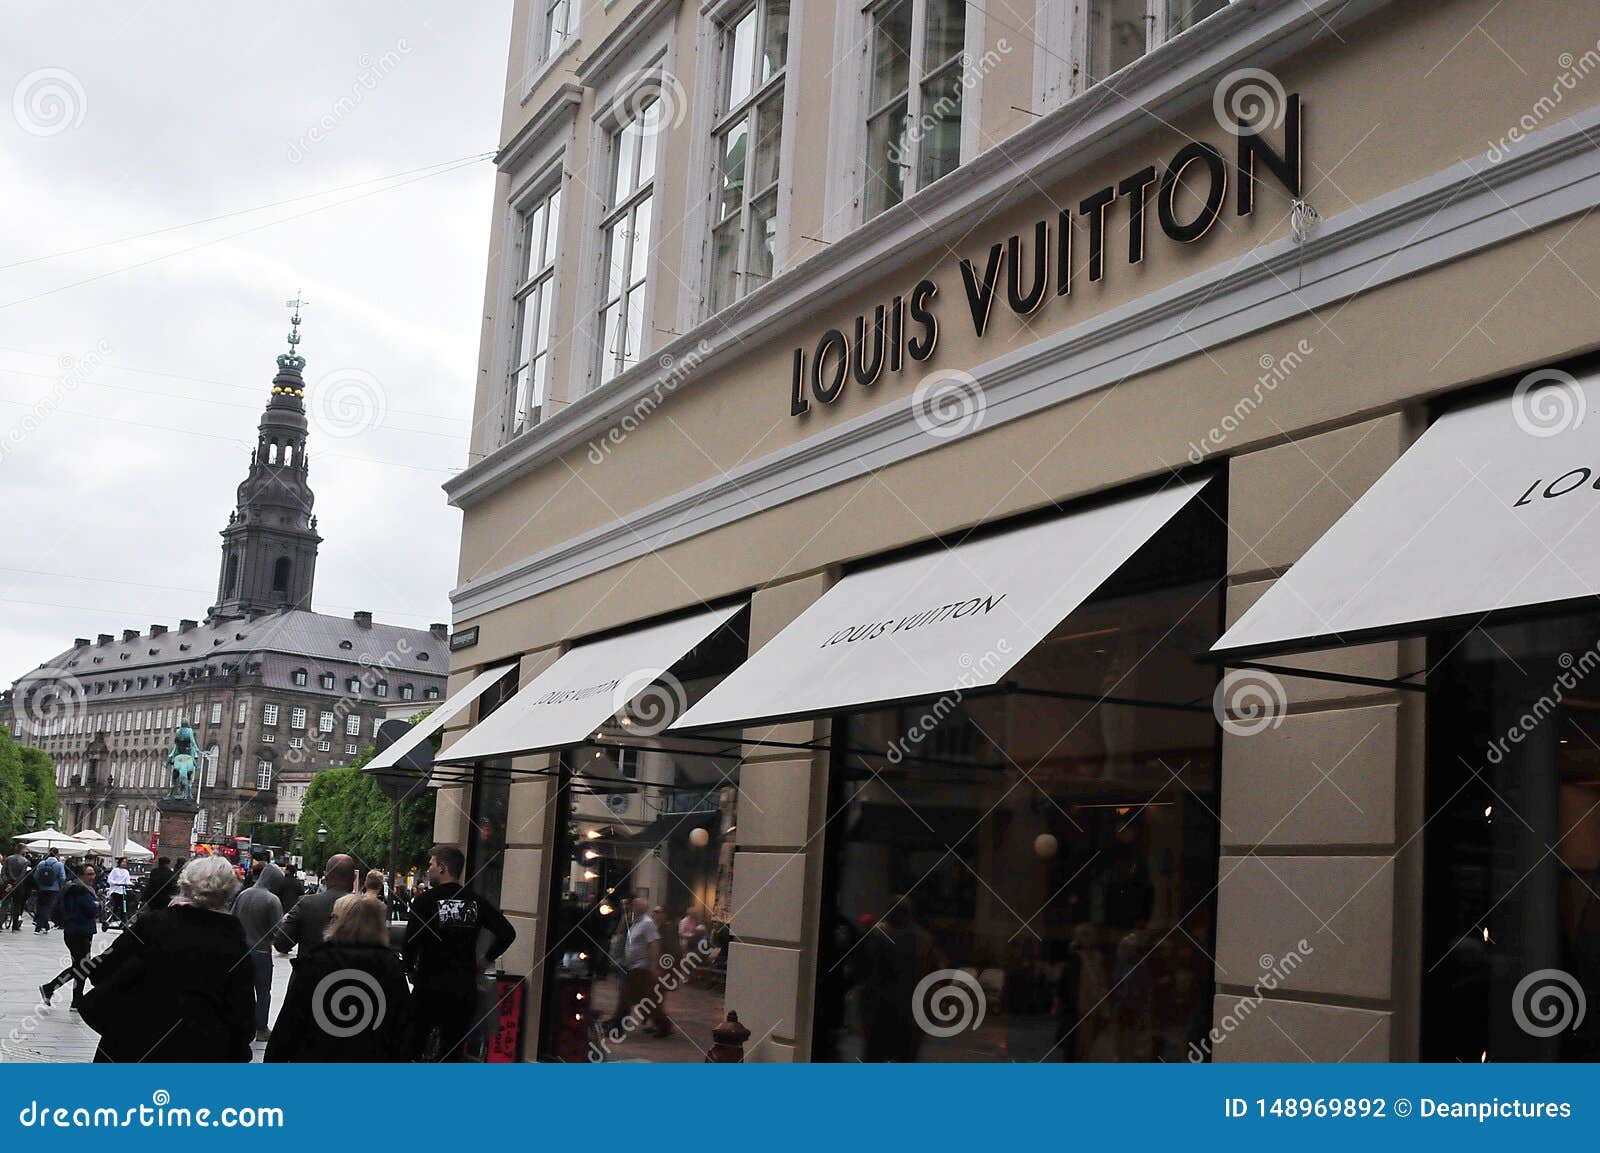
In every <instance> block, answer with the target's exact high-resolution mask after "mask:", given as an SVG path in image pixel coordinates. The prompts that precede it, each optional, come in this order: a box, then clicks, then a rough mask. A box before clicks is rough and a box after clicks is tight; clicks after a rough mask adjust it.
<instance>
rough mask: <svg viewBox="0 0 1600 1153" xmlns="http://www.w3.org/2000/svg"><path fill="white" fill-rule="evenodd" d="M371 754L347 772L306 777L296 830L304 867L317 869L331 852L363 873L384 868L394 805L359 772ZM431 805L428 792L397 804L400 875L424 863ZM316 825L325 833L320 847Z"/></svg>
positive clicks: (431, 815) (367, 753)
mask: <svg viewBox="0 0 1600 1153" xmlns="http://www.w3.org/2000/svg"><path fill="white" fill-rule="evenodd" d="M373 755H374V750H373V749H372V748H370V747H369V748H367V749H366V750H365V751H364V752H363V753H362V754H361V755H360V756H359V757H357V758H356V760H355V761H354V763H352V764H351V765H349V766H348V767H346V768H342V769H326V770H324V771H323V772H320V773H318V774H317V775H316V776H314V777H312V778H311V787H310V788H308V789H307V790H306V796H305V800H304V802H303V803H302V804H301V806H300V825H299V828H298V830H297V832H298V836H299V839H300V844H301V846H302V848H303V850H304V853H305V856H306V860H307V863H308V864H309V865H312V866H313V867H316V868H320V867H321V866H322V863H323V861H324V860H325V859H326V858H327V857H329V856H331V855H333V854H334V853H349V854H350V855H351V856H353V857H355V859H356V863H357V864H358V865H360V867H361V868H362V869H386V868H388V864H389V824H390V819H391V813H392V812H393V809H394V802H393V801H391V800H390V799H389V798H388V797H386V796H384V794H383V790H382V789H380V788H379V787H378V782H377V781H375V780H374V779H373V778H372V777H371V775H369V774H367V773H364V772H362V771H361V766H363V765H365V764H366V763H367V762H368V761H370V760H371V759H372V758H373ZM433 803H434V802H433V790H431V789H423V790H421V791H420V794H419V795H417V796H414V797H412V798H410V799H409V800H406V801H404V802H402V803H401V810H400V857H399V862H398V863H399V866H400V868H401V869H402V870H404V869H406V868H408V867H410V866H412V865H419V864H422V863H424V862H425V861H426V860H427V856H428V849H429V847H430V841H429V834H430V833H431V832H432V826H433ZM319 825H320V826H322V827H324V828H326V829H327V830H328V838H327V841H326V842H325V843H319V842H318V840H317V827H318V826H319Z"/></svg>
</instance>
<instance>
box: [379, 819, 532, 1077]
mask: <svg viewBox="0 0 1600 1153" xmlns="http://www.w3.org/2000/svg"><path fill="white" fill-rule="evenodd" d="M465 867H466V858H465V857H464V856H463V855H462V852H461V850H460V849H458V848H456V847H455V846H453V845H435V846H434V848H433V851H432V852H431V853H429V854H428V881H429V888H428V891H427V892H425V893H421V894H419V895H418V896H417V897H416V899H415V900H413V901H412V902H411V915H410V919H409V920H407V922H406V940H405V948H404V954H405V963H406V969H407V971H408V972H409V973H410V974H411V984H412V988H413V989H414V991H415V999H414V1001H413V1012H414V1017H413V1030H412V1055H413V1056H414V1057H416V1058H418V1059H422V1060H426V1059H427V1057H428V1055H429V1053H430V1052H432V1050H431V1049H430V1047H429V1044H430V1043H429V1037H430V1036H431V1034H432V1033H433V1031H434V1030H435V1029H437V1030H438V1031H439V1049H438V1056H437V1059H438V1060H440V1061H454V1060H458V1059H459V1058H460V1055H461V1047H462V1044H463V1043H464V1042H465V1041H466V1039H467V1036H468V1034H469V1033H471V1031H472V1026H473V1024H474V1022H475V1021H476V1018H477V1015H478V974H479V973H481V972H482V971H483V966H484V964H486V963H487V962H489V961H492V960H494V959H495V958H496V957H498V956H500V954H501V953H504V952H505V951H506V950H507V949H508V948H510V947H511V942H512V941H514V940H516V938H517V931H516V930H515V929H513V928H512V927H511V922H510V921H508V920H506V918H505V915H504V914H503V913H501V912H500V910H499V909H497V908H496V907H495V906H494V904H493V902H491V901H489V900H487V899H486V898H484V897H480V896H478V894H476V893H474V892H473V891H472V890H471V889H469V888H467V887H465V886H464V885H462V883H461V873H462V870H463V869H464V868H465ZM483 930H487V931H488V932H489V934H490V936H491V940H490V942H489V947H488V951H487V953H485V954H484V955H483V957H482V958H481V959H480V957H479V955H478V934H479V933H480V932H481V931H483Z"/></svg>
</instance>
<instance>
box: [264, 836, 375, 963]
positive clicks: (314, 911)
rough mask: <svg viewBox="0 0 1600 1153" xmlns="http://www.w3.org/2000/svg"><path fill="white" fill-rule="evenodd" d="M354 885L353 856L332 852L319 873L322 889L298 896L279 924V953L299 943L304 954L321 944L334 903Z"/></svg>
mask: <svg viewBox="0 0 1600 1153" xmlns="http://www.w3.org/2000/svg"><path fill="white" fill-rule="evenodd" d="M355 887H356V859H355V858H354V857H352V856H351V855H350V854H349V853H335V854H334V855H333V856H331V857H329V858H328V864H327V867H326V868H325V869H324V870H323V872H322V891H321V892H320V893H313V894H312V895H311V896H309V897H301V898H300V899H299V900H298V901H296V902H295V903H294V908H292V909H290V910H289V914H288V916H286V917H284V919H283V923H282V924H280V925H279V926H278V938H277V941H276V942H275V943H276V944H277V946H278V952H280V953H287V952H288V951H289V950H290V949H292V948H294V947H295V946H296V945H299V946H300V955H301V956H302V957H303V956H305V955H306V954H307V953H309V952H310V951H311V950H312V949H315V948H317V947H318V946H320V945H321V944H322V935H323V933H324V932H325V931H326V930H327V928H328V921H329V920H330V919H331V918H332V917H333V903H334V902H335V901H337V900H338V899H339V898H340V897H344V896H348V895H349V894H350V893H352V892H354V891H355Z"/></svg>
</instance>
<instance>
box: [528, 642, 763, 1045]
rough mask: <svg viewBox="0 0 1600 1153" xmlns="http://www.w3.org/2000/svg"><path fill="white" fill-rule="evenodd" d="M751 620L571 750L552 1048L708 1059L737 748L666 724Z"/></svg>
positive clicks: (734, 655) (720, 971)
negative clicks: (715, 750)
mask: <svg viewBox="0 0 1600 1153" xmlns="http://www.w3.org/2000/svg"><path fill="white" fill-rule="evenodd" d="M746 627H747V626H746V625H745V623H744V619H743V617H742V616H741V617H736V618H735V620H734V623H733V624H731V625H729V626H727V627H725V628H723V629H722V630H720V631H719V632H717V633H716V634H714V635H713V636H712V637H711V638H710V639H708V640H707V641H706V642H704V643H703V644H702V645H700V646H698V647H697V648H696V649H695V650H693V651H691V652H690V653H689V655H688V656H687V657H685V658H684V660H683V661H682V662H680V664H679V665H678V666H677V667H675V668H674V669H673V670H672V671H671V672H670V673H668V674H667V675H666V676H665V677H663V678H661V679H660V680H658V681H657V682H656V684H655V685H654V686H652V687H651V688H650V689H647V690H646V691H645V692H644V693H643V694H642V695H641V696H640V697H638V698H637V699H636V700H635V701H634V703H633V705H632V706H631V707H630V708H629V710H627V711H626V712H625V713H623V714H621V715H620V716H619V717H618V718H616V719H615V721H614V722H613V723H612V724H610V725H608V726H606V727H605V728H604V729H602V730H601V732H600V734H599V741H598V742H597V745H595V746H585V747H582V748H578V749H573V750H569V751H568V752H567V753H566V754H565V755H564V758H563V763H562V769H561V786H560V787H561V796H560V798H559V800H558V802H557V804H558V807H559V817H558V825H559V826H560V827H559V829H558V837H559V839H560V841H561V842H562V843H564V844H565V845H566V846H567V849H566V852H565V853H563V854H561V855H560V856H559V857H558V859H557V860H556V862H555V871H554V873H553V875H552V877H551V888H552V892H553V893H554V894H555V895H554V898H553V900H554V902H555V904H556V909H555V911H554V913H553V917H552V923H553V924H554V925H555V926H556V932H555V935H554V936H553V937H552V939H551V943H550V951H551V954H552V955H553V956H558V957H559V958H560V965H559V966H551V970H552V974H553V975H552V986H551V988H550V989H549V990H548V992H547V1001H546V1003H547V1005H549V1006H550V1012H549V1013H548V1014H547V1020H548V1025H547V1027H546V1029H545V1037H544V1042H543V1047H542V1049H543V1052H544V1054H545V1056H547V1057H550V1058H553V1059H556V1060H567V1061H585V1060H627V1061H641V1060H642V1061H703V1060H704V1059H705V1051H706V1050H707V1049H708V1048H709V1047H710V1043H711V1030H712V1028H713V1027H714V1026H716V1025H717V1024H719V1023H720V1022H721V1021H722V1015H723V1009H722V990H723V985H724V980H725V975H726V972H727V964H728V942H729V928H728V925H729V921H730V918H731V913H732V903H733V849H734V831H735V824H736V821H737V802H738V792H739V775H738V758H737V756H736V755H722V756H713V755H709V754H708V752H707V745H706V744H705V743H703V742H698V741H686V740H681V739H674V738H672V737H667V736H664V735H663V734H662V730H663V729H665V728H666V726H667V725H668V724H669V723H670V722H671V721H672V720H673V719H676V717H677V716H679V715H680V714H681V713H682V711H683V709H685V708H687V707H688V706H689V705H691V704H693V703H694V702H695V701H698V700H699V699H700V698H701V697H703V696H704V695H705V694H706V693H708V692H710V691H711V689H712V688H714V687H715V686H716V685H717V684H719V683H720V682H721V680H722V678H723V677H724V676H726V675H727V674H728V673H730V672H732V671H733V670H734V669H735V668H736V667H738V665H739V664H740V663H741V662H742V661H743V660H744V657H745V653H746V649H747V644H746V641H745V628H746ZM738 742H739V738H738V736H737V735H736V734H735V735H732V736H730V737H729V738H728V739H727V740H725V741H717V742H713V744H714V745H715V746H720V747H723V748H728V747H731V748H732V749H734V750H735V751H737V749H738V747H739V744H738ZM645 918H648V919H649V925H648V926H646V925H644V924H643V923H642V922H643V921H644V919H645ZM656 936H659V941H658V942H657V947H658V949H659V956H658V957H657V958H656V959H655V960H654V961H653V962H649V961H648V954H649V944H650V942H649V940H648V938H651V937H656ZM641 958H644V959H645V963H641ZM663 959H670V963H664V961H663Z"/></svg>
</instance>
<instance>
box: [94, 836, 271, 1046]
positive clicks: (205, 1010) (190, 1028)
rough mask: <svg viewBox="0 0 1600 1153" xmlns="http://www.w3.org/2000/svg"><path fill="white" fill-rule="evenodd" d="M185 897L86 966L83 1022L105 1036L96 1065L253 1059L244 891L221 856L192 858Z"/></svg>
mask: <svg viewBox="0 0 1600 1153" xmlns="http://www.w3.org/2000/svg"><path fill="white" fill-rule="evenodd" d="M177 881H178V892H179V895H178V897H176V898H175V899H174V900H173V902H172V903H171V904H170V905H169V906H167V907H166V908H164V909H153V910H149V911H147V912H146V913H145V914H144V915H143V916H141V917H139V918H138V919H137V920H135V921H134V922H133V923H132V924H131V925H130V926H129V927H128V928H127V930H126V931H124V932H123V934H122V935H121V936H120V937H118V938H117V940H116V942H115V943H114V944H113V945H112V946H111V948H109V949H107V950H106V951H105V952H104V953H102V954H100V956H98V957H95V958H94V959H93V960H91V961H89V962H87V969H88V974H89V980H90V982H91V983H92V985H93V988H92V989H91V990H90V991H89V992H88V993H87V994H85V996H84V1001H83V1009H82V1016H83V1020H84V1022H85V1023H86V1024H87V1025H88V1026H89V1027H90V1028H92V1029H94V1030H95V1032H97V1033H99V1034H100V1045H99V1047H98V1048H97V1049H96V1050H95V1055H94V1059H95V1060H96V1061H119V1062H134V1061H248V1060H250V1042H251V1039H252V1038H254V1037H255V1003H256V997H255V983H254V979H253V977H252V970H251V967H250V963H249V959H248V957H247V956H246V953H247V948H246V944H245V939H244V930H243V929H242V928H241V927H240V925H239V921H238V919H237V918H235V917H233V916H232V915H231V914H230V913H229V912H228V903H229V901H230V900H232V898H233V895H234V893H235V892H237V891H238V888H239V878H238V877H237V876H236V875H235V873H234V871H233V866H232V865H231V864H229V863H228V861H227V860H225V859H224V858H221V857H201V858H197V859H196V860H193V861H190V862H189V863H188V864H187V865H186V866H184V869H183V872H181V873H179V874H178V878H177Z"/></svg>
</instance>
